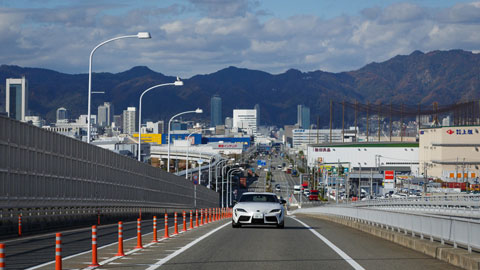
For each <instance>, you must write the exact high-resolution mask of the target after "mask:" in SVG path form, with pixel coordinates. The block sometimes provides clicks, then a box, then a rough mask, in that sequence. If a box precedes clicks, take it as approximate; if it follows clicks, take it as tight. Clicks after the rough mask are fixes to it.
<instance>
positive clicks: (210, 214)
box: [208, 208, 213, 222]
mask: <svg viewBox="0 0 480 270" xmlns="http://www.w3.org/2000/svg"><path fill="white" fill-rule="evenodd" d="M212 210H213V209H212V208H210V209H208V219H209V220H208V222H212V214H213V213H212Z"/></svg>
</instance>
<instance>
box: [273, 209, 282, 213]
mask: <svg viewBox="0 0 480 270" xmlns="http://www.w3.org/2000/svg"><path fill="white" fill-rule="evenodd" d="M281 211H282V210H281V209H273V210H272V211H270V213H280V212H281Z"/></svg>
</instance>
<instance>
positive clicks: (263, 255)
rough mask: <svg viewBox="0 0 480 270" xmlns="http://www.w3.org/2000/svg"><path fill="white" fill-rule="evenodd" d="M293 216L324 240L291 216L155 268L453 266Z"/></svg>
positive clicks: (207, 242) (209, 241)
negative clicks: (280, 224) (279, 225)
mask: <svg viewBox="0 0 480 270" xmlns="http://www.w3.org/2000/svg"><path fill="white" fill-rule="evenodd" d="M297 218H298V219H299V220H301V221H302V222H305V223H306V224H308V225H309V226H311V228H313V229H314V230H315V231H316V232H318V233H319V234H321V235H322V236H323V237H325V238H326V239H327V241H328V242H330V244H328V243H326V242H325V241H322V240H321V239H320V238H318V237H317V236H316V235H314V234H313V233H312V232H311V231H310V230H309V229H308V228H306V227H304V225H302V224H301V223H300V222H298V221H296V220H295V219H292V218H287V219H286V221H285V229H276V228H273V227H261V226H260V227H242V228H238V229H234V228H232V227H231V226H227V227H225V228H223V229H221V230H219V231H217V232H215V233H214V234H212V235H210V236H209V237H207V238H205V239H203V240H202V241H200V242H198V243H197V244H195V245H194V246H192V247H190V248H189V249H187V250H185V251H184V252H183V253H180V254H179V255H177V256H176V257H174V258H173V259H171V260H170V261H168V262H166V263H165V264H164V265H162V267H161V268H160V269H171V270H173V269H175V270H188V269H208V270H212V269H213V270H215V269H316V270H317V269H329V270H334V269H342V270H343V269H356V270H360V269H373V270H376V269H378V270H384V269H409V270H417V269H418V270H433V269H447V270H449V269H458V268H456V267H453V266H451V265H449V264H447V263H445V262H442V261H439V260H436V259H434V258H431V257H428V256H426V255H424V254H421V253H418V252H415V251H413V250H410V249H407V248H405V247H402V246H399V245H397V244H394V243H392V242H389V241H386V240H384V239H380V238H377V237H373V236H371V235H369V234H365V233H363V232H360V231H357V230H354V229H352V228H348V227H345V226H342V225H338V224H336V223H332V222H329V221H324V220H321V219H316V218H311V217H307V216H298V217H297ZM332 247H336V249H338V250H339V251H338V250H337V251H335V250H334V248H332ZM342 252H343V255H342ZM344 255H346V257H345V256H344ZM346 258H347V260H346ZM145 263H146V264H147V265H148V262H145ZM147 265H146V266H141V265H138V268H135V269H146V268H147V267H148V266H147ZM108 269H114V268H108Z"/></svg>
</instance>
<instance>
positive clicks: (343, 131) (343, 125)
mask: <svg viewBox="0 0 480 270" xmlns="http://www.w3.org/2000/svg"><path fill="white" fill-rule="evenodd" d="M342 142H345V100H343V102H342Z"/></svg>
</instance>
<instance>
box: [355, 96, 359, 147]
mask: <svg viewBox="0 0 480 270" xmlns="http://www.w3.org/2000/svg"><path fill="white" fill-rule="evenodd" d="M357 105H358V102H357V101H356V100H355V141H356V142H358V133H359V132H358V126H357Z"/></svg>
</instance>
